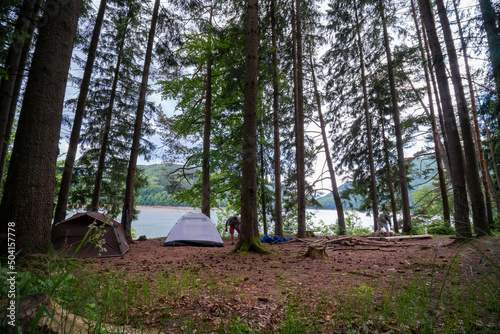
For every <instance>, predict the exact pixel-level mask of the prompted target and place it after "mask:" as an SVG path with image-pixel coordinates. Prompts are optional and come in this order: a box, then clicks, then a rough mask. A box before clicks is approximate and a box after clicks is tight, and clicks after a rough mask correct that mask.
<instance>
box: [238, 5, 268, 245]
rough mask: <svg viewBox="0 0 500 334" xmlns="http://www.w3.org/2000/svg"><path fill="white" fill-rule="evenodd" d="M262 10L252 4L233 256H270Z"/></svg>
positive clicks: (247, 36)
mask: <svg viewBox="0 0 500 334" xmlns="http://www.w3.org/2000/svg"><path fill="white" fill-rule="evenodd" d="M258 7H259V1H258V0H248V6H247V29H246V41H245V48H246V61H245V91H244V94H245V97H244V109H243V147H242V168H241V237H240V241H239V242H238V244H237V245H236V247H235V249H234V250H233V252H237V251H241V252H249V251H254V252H259V253H267V252H269V251H268V250H267V249H266V248H265V247H264V246H263V245H262V243H261V242H260V238H259V226H258V216H257V106H258V101H257V100H258V56H259V55H258V53H259V33H258V29H259V16H258V15H259V10H258Z"/></svg>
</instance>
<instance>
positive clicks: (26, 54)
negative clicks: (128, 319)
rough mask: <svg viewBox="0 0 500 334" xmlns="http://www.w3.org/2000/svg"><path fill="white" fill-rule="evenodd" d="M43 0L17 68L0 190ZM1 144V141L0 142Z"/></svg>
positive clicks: (0, 159) (1, 157)
mask: <svg viewBox="0 0 500 334" xmlns="http://www.w3.org/2000/svg"><path fill="white" fill-rule="evenodd" d="M42 2H43V1H42V0H37V2H36V4H35V9H34V12H33V20H31V21H30V24H29V26H28V30H27V35H28V36H27V37H26V38H25V39H24V42H23V48H22V50H21V56H20V59H19V65H18V69H17V75H16V80H15V81H16V82H15V83H14V89H13V91H12V98H11V101H10V106H9V111H8V113H9V115H8V119H7V124H6V128H5V140H4V142H3V145H2V147H1V148H0V150H1V154H0V190H1V189H2V186H3V176H4V174H5V164H6V163H7V154H8V153H9V152H8V151H9V143H10V138H11V136H12V129H13V127H14V120H15V118H16V110H17V102H18V100H19V95H20V92H21V86H22V85H23V77H24V72H25V70H26V64H27V62H28V57H29V54H30V50H31V43H32V41H33V33H34V31H35V28H36V21H35V18H37V17H38V15H39V14H40V8H41V6H42ZM0 144H1V142H0Z"/></svg>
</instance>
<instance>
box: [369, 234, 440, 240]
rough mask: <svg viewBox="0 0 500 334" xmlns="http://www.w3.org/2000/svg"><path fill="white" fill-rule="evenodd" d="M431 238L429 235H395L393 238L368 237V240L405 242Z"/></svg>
mask: <svg viewBox="0 0 500 334" xmlns="http://www.w3.org/2000/svg"><path fill="white" fill-rule="evenodd" d="M432 238H433V236H432V235H430V234H421V235H397V236H394V237H368V238H367V239H369V240H386V241H390V240H405V239H432Z"/></svg>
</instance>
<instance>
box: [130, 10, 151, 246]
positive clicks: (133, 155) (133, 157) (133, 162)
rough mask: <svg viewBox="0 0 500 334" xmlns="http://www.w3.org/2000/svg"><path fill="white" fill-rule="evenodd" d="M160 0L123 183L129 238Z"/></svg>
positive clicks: (148, 46)
mask: <svg viewBox="0 0 500 334" xmlns="http://www.w3.org/2000/svg"><path fill="white" fill-rule="evenodd" d="M159 8H160V0H156V1H155V4H154V9H153V17H152V18H151V27H150V29H149V35H148V45H147V48H146V57H145V58H144V69H143V71H142V81H141V90H140V92H139V102H138V105H137V113H136V115H135V123H134V135H133V138H132V148H131V150H130V160H129V162H128V171H127V181H126V185H125V198H124V200H123V210H122V221H121V224H122V226H123V228H124V230H125V232H126V233H127V236H128V237H129V238H131V235H132V216H133V209H134V184H135V175H136V173H137V157H138V156H139V149H140V141H141V131H142V120H143V116H144V107H145V105H146V93H147V91H148V79H149V69H150V66H151V57H152V54H153V44H154V39H155V31H156V24H157V21H158V10H159Z"/></svg>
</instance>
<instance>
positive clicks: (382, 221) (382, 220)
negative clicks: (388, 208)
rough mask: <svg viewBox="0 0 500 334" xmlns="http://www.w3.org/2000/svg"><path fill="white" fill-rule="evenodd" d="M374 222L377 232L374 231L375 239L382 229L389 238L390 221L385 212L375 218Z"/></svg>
mask: <svg viewBox="0 0 500 334" xmlns="http://www.w3.org/2000/svg"><path fill="white" fill-rule="evenodd" d="M375 222H377V231H375V236H376V237H378V236H379V234H380V230H381V229H382V227H383V228H384V229H385V230H386V231H387V235H386V236H388V237H390V236H391V219H390V218H389V214H388V213H387V212H385V210H384V212H382V213H381V214H380V215H379V216H378V217H377V219H375Z"/></svg>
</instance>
